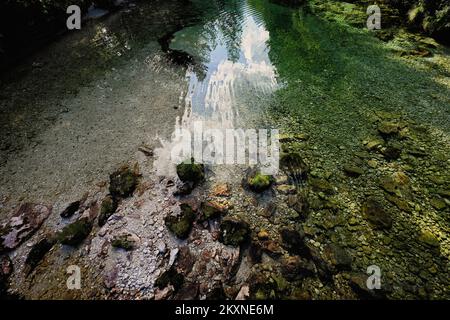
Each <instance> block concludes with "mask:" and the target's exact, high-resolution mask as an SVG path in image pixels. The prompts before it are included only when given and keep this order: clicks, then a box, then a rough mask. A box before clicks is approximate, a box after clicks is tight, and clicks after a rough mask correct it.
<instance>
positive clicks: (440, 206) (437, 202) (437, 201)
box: [430, 197, 447, 210]
mask: <svg viewBox="0 0 450 320" xmlns="http://www.w3.org/2000/svg"><path fill="white" fill-rule="evenodd" d="M430 204H431V205H432V206H433V208H435V209H436V210H444V209H445V208H446V207H447V204H446V203H445V201H444V200H442V199H441V198H438V197H434V198H433V199H431V200H430Z"/></svg>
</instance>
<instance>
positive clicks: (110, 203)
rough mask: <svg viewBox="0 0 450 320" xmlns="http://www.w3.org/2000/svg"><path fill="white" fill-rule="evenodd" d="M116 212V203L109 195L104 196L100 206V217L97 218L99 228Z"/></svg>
mask: <svg viewBox="0 0 450 320" xmlns="http://www.w3.org/2000/svg"><path fill="white" fill-rule="evenodd" d="M116 210H117V201H116V200H115V199H114V198H113V197H111V196H110V195H108V196H106V197H105V199H103V201H102V204H101V208H100V215H99V216H98V225H99V226H100V227H102V226H104V225H105V224H106V221H108V219H109V217H110V216H112V215H113V214H114V212H116Z"/></svg>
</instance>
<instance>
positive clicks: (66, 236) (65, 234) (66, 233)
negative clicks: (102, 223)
mask: <svg viewBox="0 0 450 320" xmlns="http://www.w3.org/2000/svg"><path fill="white" fill-rule="evenodd" d="M91 230H92V222H91V221H90V220H89V219H88V218H81V219H79V220H77V221H75V222H73V223H71V224H69V225H67V226H66V227H64V229H63V230H62V231H61V232H60V233H59V234H58V236H57V238H58V240H59V242H61V244H64V245H68V246H77V245H79V244H80V243H81V242H83V240H84V239H85V238H86V237H87V236H88V235H89V234H90V233H91Z"/></svg>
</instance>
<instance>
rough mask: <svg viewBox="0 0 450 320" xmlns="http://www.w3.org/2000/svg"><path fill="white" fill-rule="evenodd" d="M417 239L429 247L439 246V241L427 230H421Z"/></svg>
mask: <svg viewBox="0 0 450 320" xmlns="http://www.w3.org/2000/svg"><path fill="white" fill-rule="evenodd" d="M418 240H419V241H420V242H422V243H425V244H426V245H428V246H430V247H439V245H440V243H439V240H438V239H437V237H436V236H435V235H434V234H433V233H432V232H430V231H428V230H423V231H421V233H420V235H419V238H418Z"/></svg>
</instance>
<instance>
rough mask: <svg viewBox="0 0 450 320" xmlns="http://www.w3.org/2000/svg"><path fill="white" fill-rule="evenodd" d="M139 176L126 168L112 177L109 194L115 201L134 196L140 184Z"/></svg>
mask: <svg viewBox="0 0 450 320" xmlns="http://www.w3.org/2000/svg"><path fill="white" fill-rule="evenodd" d="M138 177H139V175H138V174H137V173H136V172H134V171H133V170H131V169H130V168H129V167H128V166H124V167H122V168H120V169H119V170H117V171H116V172H114V173H113V174H111V175H110V177H109V179H110V183H109V192H110V193H111V195H112V197H113V198H114V199H117V198H126V197H129V196H131V195H132V194H133V192H134V190H135V189H136V186H137V184H138V182H139V181H138Z"/></svg>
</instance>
